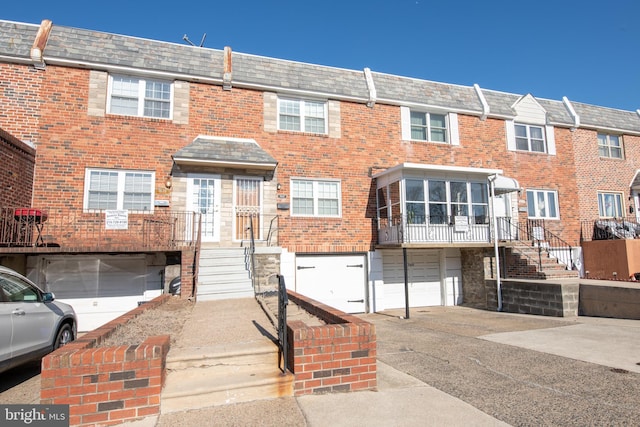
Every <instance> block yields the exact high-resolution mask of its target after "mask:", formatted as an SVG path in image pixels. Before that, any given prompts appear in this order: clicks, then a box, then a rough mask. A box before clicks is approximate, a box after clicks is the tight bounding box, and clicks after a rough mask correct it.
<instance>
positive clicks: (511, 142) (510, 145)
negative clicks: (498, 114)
mask: <svg viewBox="0 0 640 427" xmlns="http://www.w3.org/2000/svg"><path fill="white" fill-rule="evenodd" d="M504 123H505V126H506V128H505V129H506V131H507V149H508V150H509V151H516V128H515V127H514V123H513V120H505V122H504Z"/></svg>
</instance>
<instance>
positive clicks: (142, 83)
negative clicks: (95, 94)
mask: <svg viewBox="0 0 640 427" xmlns="http://www.w3.org/2000/svg"><path fill="white" fill-rule="evenodd" d="M114 78H127V79H132V80H137V82H138V90H137V94H135V95H133V94H132V95H131V96H130V97H129V99H131V100H133V99H136V100H137V111H136V114H133V115H132V114H126V113H119V112H114V111H112V103H113V102H112V101H113V97H114ZM148 83H162V84H168V85H169V100H168V101H166V100H164V99H153V98H146V87H147V84H148ZM123 97H126V96H124V95H123ZM147 100H149V101H158V102H165V103H168V104H169V116H168V117H163V116H159V115H145V101H147ZM173 102H174V84H173V82H172V81H168V80H162V79H151V78H143V77H138V76H130V75H125V74H110V75H109V85H108V96H107V112H108V114H113V115H119V116H134V117H147V118H152V119H160V120H172V119H173Z"/></svg>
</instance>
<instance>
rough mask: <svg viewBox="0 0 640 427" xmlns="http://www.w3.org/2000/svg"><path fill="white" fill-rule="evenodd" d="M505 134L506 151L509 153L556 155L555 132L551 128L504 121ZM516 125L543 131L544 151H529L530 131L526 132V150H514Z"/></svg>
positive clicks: (536, 124) (535, 124) (537, 124)
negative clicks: (537, 128)
mask: <svg viewBox="0 0 640 427" xmlns="http://www.w3.org/2000/svg"><path fill="white" fill-rule="evenodd" d="M505 125H506V128H505V129H506V134H507V149H508V150H509V151H519V152H521V153H535V154H549V155H551V156H555V155H556V139H555V132H554V129H553V126H551V125H544V124H539V123H525V122H515V121H514V120H506V121H505ZM516 125H520V126H529V127H531V126H535V127H539V128H542V129H543V138H544V145H545V151H544V152H542V151H531V150H530V148H531V140H530V139H529V138H528V136H529V135H530V131H529V130H527V148H528V149H527V150H519V149H518V148H516Z"/></svg>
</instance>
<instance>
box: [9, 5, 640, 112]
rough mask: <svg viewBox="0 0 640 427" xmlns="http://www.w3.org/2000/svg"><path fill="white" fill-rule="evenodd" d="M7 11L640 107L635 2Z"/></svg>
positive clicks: (32, 19) (35, 19) (16, 17)
mask: <svg viewBox="0 0 640 427" xmlns="http://www.w3.org/2000/svg"><path fill="white" fill-rule="evenodd" d="M5 3H6V4H4V5H3V6H2V8H1V9H0V19H4V20H10V21H18V22H27V23H40V21H42V19H50V20H52V21H53V23H54V25H55V24H58V25H65V26H70V27H77V28H85V29H91V30H98V31H105V32H110V33H116V34H124V35H130V36H136V37H143V38H150V39H155V40H163V41H168V42H174V43H186V42H185V41H183V36H184V35H185V34H186V35H187V36H188V38H189V39H190V40H191V41H192V42H193V43H195V44H200V42H201V40H202V38H203V36H204V34H206V39H205V41H204V46H205V47H208V48H215V49H222V48H223V47H224V46H230V47H231V48H232V50H233V51H235V52H243V53H250V54H255V55H261V56H270V57H274V58H280V59H288V60H293V61H300V62H308V63H313V64H322V65H328V66H333V67H339V68H348V69H357V70H360V69H363V68H364V67H369V68H371V69H372V70H373V71H377V72H383V73H390V74H397V75H402V76H407V77H415V78H420V79H426V80H432V81H436V82H444V83H452V84H461V85H466V86H471V85H473V84H474V83H477V84H479V85H480V86H481V87H482V88H486V89H493V90H499V91H504V92H511V93H517V94H526V93H531V94H533V95H534V96H536V97H539V98H548V99H555V100H561V99H562V97H563V96H567V97H568V98H569V99H570V100H572V101H577V102H585V103H588V104H594V105H600V106H604V107H611V108H618V109H623V110H632V111H635V110H637V109H639V108H640V21H639V19H640V1H638V0H609V1H608V2H603V1H601V0H600V1H594V0H536V1H518V0H515V1H514V0H489V1H484V2H482V1H470V0H459V1H455V2H453V1H446V0H444V1H443V0H440V1H433V0H369V1H365V0H342V1H339V0H323V1H305V0H296V1H294V0H274V1H268V0H264V1H258V0H244V1H238V2H233V1H229V0H225V1H219V0H210V1H197V0H191V1H185V2H184V3H182V2H173V4H172V5H171V6H169V4H168V3H161V2H157V1H156V2H145V1H135V0H134V1H131V0H126V1H124V0H112V1H109V2H102V3H91V2H87V1H82V2H81V1H75V0H67V1H64V2H52V1H40V0H31V1H28V2H17V1H14V2H5Z"/></svg>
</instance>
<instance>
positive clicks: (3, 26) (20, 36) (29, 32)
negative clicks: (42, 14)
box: [0, 21, 40, 59]
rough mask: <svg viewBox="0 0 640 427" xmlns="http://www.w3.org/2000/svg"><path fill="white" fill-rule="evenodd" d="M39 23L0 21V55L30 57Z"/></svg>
mask: <svg viewBox="0 0 640 427" xmlns="http://www.w3.org/2000/svg"><path fill="white" fill-rule="evenodd" d="M39 27H40V26H39V25H30V24H21V23H17V22H9V21H0V34H2V36H1V37H0V56H15V57H18V58H24V59H28V58H30V56H31V55H30V53H31V46H32V45H33V41H34V40H35V38H36V34H37V33H38V28H39Z"/></svg>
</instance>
